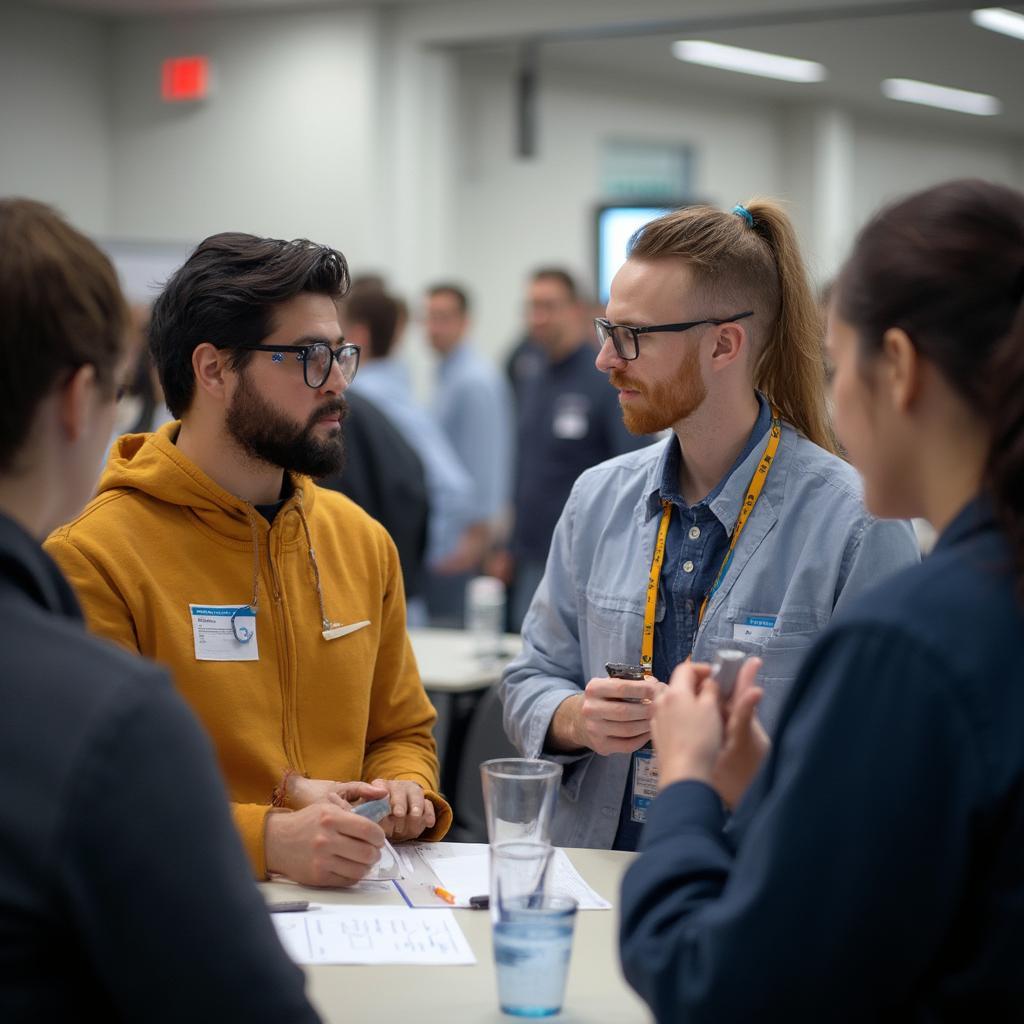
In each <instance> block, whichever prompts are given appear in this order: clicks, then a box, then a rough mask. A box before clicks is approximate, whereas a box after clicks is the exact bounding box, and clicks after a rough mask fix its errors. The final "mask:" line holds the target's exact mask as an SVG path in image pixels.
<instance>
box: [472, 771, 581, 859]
mask: <svg viewBox="0 0 1024 1024" xmlns="http://www.w3.org/2000/svg"><path fill="white" fill-rule="evenodd" d="M561 780H562V766H561V765H560V764H554V763H553V762H551V761H542V760H539V759H533V758H528V757H502V758H495V759H494V760H491V761H484V763H483V764H481V765H480V781H481V785H482V787H483V793H484V809H485V811H486V814H487V841H488V842H489V843H490V844H491V845H492V846H493V845H495V844H497V843H504V842H511V841H513V840H516V841H525V842H537V843H550V842H551V824H552V822H553V820H554V817H555V804H556V803H557V802H558V787H559V784H560V783H561Z"/></svg>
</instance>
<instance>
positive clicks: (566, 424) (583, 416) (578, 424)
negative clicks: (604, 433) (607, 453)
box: [551, 395, 590, 441]
mask: <svg viewBox="0 0 1024 1024" xmlns="http://www.w3.org/2000/svg"><path fill="white" fill-rule="evenodd" d="M589 411H590V403H589V402H588V401H587V399H586V397H584V396H583V395H562V396H561V397H560V398H559V399H558V402H557V404H556V405H555V412H554V419H553V421H552V424H551V432H552V433H553V434H554V436H555V437H557V438H558V439H559V440H560V441H579V440H581V439H582V438H584V437H586V436H587V431H588V430H589V429H590V415H589Z"/></svg>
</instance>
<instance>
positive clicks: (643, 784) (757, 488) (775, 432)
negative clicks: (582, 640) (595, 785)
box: [629, 407, 782, 822]
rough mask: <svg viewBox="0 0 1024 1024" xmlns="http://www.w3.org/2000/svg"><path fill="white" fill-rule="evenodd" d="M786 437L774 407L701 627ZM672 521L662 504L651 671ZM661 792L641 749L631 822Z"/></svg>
mask: <svg viewBox="0 0 1024 1024" xmlns="http://www.w3.org/2000/svg"><path fill="white" fill-rule="evenodd" d="M781 439H782V423H781V420H780V418H779V412H778V410H777V409H775V408H774V407H773V408H772V425H771V427H770V429H769V431H768V444H767V445H765V449H764V452H763V454H762V455H761V460H760V462H758V464H757V468H756V469H755V470H754V475H753V477H752V478H751V480H750V485H749V486H748V487H747V493H746V496H745V497H744V498H743V505H742V506H741V507H740V514H739V516H738V517H737V519H736V526H735V527H734V528H733V531H732V536H731V538H730V539H729V550H728V551H727V552H726V553H725V558H724V559H723V560H722V565H721V567H720V568H719V570H718V575H717V576H715V582H714V583H712V584H711V588H710V589H709V590H708V592H707V593H706V594H705V595H704V600H703V601H702V602H701V606H700V611H699V612H698V614H697V629H698V630H699V629H700V625H701V623H702V622H703V621H704V615H705V613H706V612H707V610H708V605H709V604H710V603H711V599H712V598H713V597H714V596H715V594H716V593H717V591H718V588H719V587H720V586H721V585H722V581H723V580H724V579H725V574H726V573H727V572H728V571H729V566H730V565H731V564H732V556H733V553H734V552H735V550H736V545H737V544H738V543H739V539H740V535H741V534H742V533H743V528H744V527H745V526H746V525H747V521H748V520H749V519H750V514H751V513H752V512H753V511H754V506H755V505H756V504H757V499H758V498H760V497H761V491H762V490H763V489H764V482H765V480H767V479H768V472H769V471H770V470H771V468H772V463H773V462H774V461H775V456H776V454H777V452H778V450H779V441H780V440H781ZM671 521H672V502H670V501H663V502H662V503H661V522H660V523H659V524H658V538H657V540H656V541H655V543H654V557H653V558H652V560H651V571H650V574H649V575H648V577H647V598H646V601H645V604H644V631H643V637H642V639H641V642H640V664H641V666H642V667H643V669H644V671H645V672H650V671H651V669H652V668H653V667H654V616H655V611H656V608H657V603H658V583H659V581H660V580H661V568H662V564H663V563H664V561H665V542H666V540H667V538H668V528H669V524H670V523H671ZM657 792H658V759H657V756H656V755H655V754H654V752H653V751H652V750H649V749H646V748H645V749H644V750H638V751H636V752H635V753H634V754H633V792H632V793H631V794H630V808H629V817H630V820H631V821H635V822H645V821H647V808H648V807H649V806H650V805H651V801H652V800H653V799H654V797H655V795H656V794H657Z"/></svg>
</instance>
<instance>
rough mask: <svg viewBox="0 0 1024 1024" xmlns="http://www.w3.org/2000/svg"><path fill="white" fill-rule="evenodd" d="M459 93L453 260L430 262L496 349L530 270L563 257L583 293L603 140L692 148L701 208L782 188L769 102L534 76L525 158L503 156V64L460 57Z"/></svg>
mask: <svg viewBox="0 0 1024 1024" xmlns="http://www.w3.org/2000/svg"><path fill="white" fill-rule="evenodd" d="M459 94H460V96H461V98H462V116H461V136H462V146H463V154H462V161H461V164H460V165H459V166H457V168H456V173H457V174H458V196H459V204H458V207H457V209H456V224H455V232H456V234H455V238H456V249H455V254H454V259H453V265H452V267H450V268H447V267H446V268H440V269H441V270H442V271H443V272H451V273H454V274H455V275H456V276H458V277H461V278H462V279H464V280H465V281H466V282H467V283H468V284H469V285H470V287H471V289H472V291H473V293H474V295H475V296H476V300H477V307H478V314H477V325H478V331H477V333H478V335H479V337H480V339H481V342H482V343H483V344H484V345H485V346H486V347H487V348H488V349H490V350H491V351H493V352H495V353H499V352H502V351H504V350H505V349H506V348H507V347H508V345H509V343H510V341H511V340H512V338H513V336H514V335H516V334H518V333H519V330H520V326H521V318H522V314H521V309H522V303H523V287H524V281H525V278H526V276H527V275H528V273H529V271H530V270H531V269H532V268H534V267H536V266H538V265H540V264H542V263H546V264H551V263H555V264H564V265H566V266H567V267H568V268H570V269H571V270H573V271H574V272H575V273H576V275H577V276H578V278H579V279H580V282H581V283H582V284H583V285H584V286H585V288H587V289H588V290H592V289H593V288H594V280H593V275H594V268H593V259H594V257H593V246H594V239H593V231H594V225H593V218H594V208H595V206H596V205H597V204H598V203H600V202H605V201H607V200H608V198H609V197H608V196H605V195H603V194H602V192H601V180H600V179H601V147H602V143H603V142H604V141H606V140H608V139H626V140H636V141H653V142H659V143H688V144H690V145H692V146H694V148H695V150H696V156H697V160H696V169H695V170H696V173H695V183H694V186H695V188H694V191H695V197H696V198H699V199H703V200H707V201H709V202H712V203H718V204H722V205H728V206H731V205H732V204H733V203H736V202H740V201H742V200H744V199H746V198H748V197H749V196H750V195H751V194H753V193H759V192H760V193H765V192H767V193H778V192H780V191H783V189H784V182H783V180H782V174H781V146H780V142H779V124H780V117H781V112H780V110H779V109H778V108H776V107H775V106H773V105H771V104H767V103H757V102H745V103H740V102H736V101H728V100H724V99H721V98H714V97H709V96H693V95H687V94H686V93H685V92H683V91H682V90H669V89H665V90H663V91H660V92H655V91H654V90H653V89H652V88H651V87H650V86H646V87H644V88H643V89H637V88H635V87H633V88H631V87H629V86H628V85H625V84H623V83H622V82H620V81H609V80H608V79H607V78H603V77H599V76H596V75H593V76H591V75H585V74H563V73H558V72H556V71H551V70H547V71H542V73H541V78H540V102H539V124H540V131H539V139H538V148H537V156H536V157H535V158H533V159H529V160H524V159H521V158H519V157H517V156H515V155H514V153H513V147H514V102H513V76H512V69H511V68H510V67H507V66H502V65H501V64H498V65H495V63H494V62H493V61H488V62H484V61H481V60H478V59H466V60H464V61H463V62H462V65H461V75H460V89H459ZM752 154H755V155H756V159H752V158H751V155H752Z"/></svg>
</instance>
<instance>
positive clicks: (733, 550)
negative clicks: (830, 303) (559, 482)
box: [502, 200, 918, 849]
mask: <svg viewBox="0 0 1024 1024" xmlns="http://www.w3.org/2000/svg"><path fill="white" fill-rule="evenodd" d="M607 314H608V315H607V319H604V318H601V319H598V320H597V321H595V324H596V327H597V333H598V338H599V340H600V342H601V350H600V352H599V354H598V357H597V366H598V368H599V369H601V370H602V371H604V372H605V373H607V374H608V377H609V383H610V384H611V385H612V386H613V387H614V388H615V389H616V390H617V391H618V393H619V402H620V405H621V408H622V414H623V419H624V421H625V423H626V426H627V427H628V428H629V429H630V430H631V431H633V432H635V433H652V432H655V431H660V430H666V429H671V431H672V436H671V437H670V438H669V439H668V440H667V441H666V442H665V443H663V444H660V445H654V446H651V447H649V448H647V449H644V450H641V451H639V452H635V453H630V454H628V455H624V456H620V457H619V458H616V459H611V460H610V461H608V462H605V463H602V464H601V465H600V466H597V467H595V468H593V469H591V470H589V471H587V472H586V473H584V474H583V475H582V476H581V477H580V478H579V480H578V481H577V483H576V485H575V487H574V488H573V491H572V494H571V495H570V497H569V500H568V502H567V503H566V506H565V510H564V511H563V514H562V517H561V519H560V520H559V524H558V527H557V528H556V531H555V535H554V538H553V540H552V545H551V551H550V554H549V557H548V563H547V569H546V573H545V577H544V580H543V582H542V584H541V586H540V588H539V589H538V592H537V595H536V597H535V599H534V601H533V604H532V606H531V608H530V612H529V614H528V615H527V617H526V620H525V622H524V624H523V637H524V650H523V653H522V655H521V656H520V657H519V658H518V659H517V660H516V661H515V662H513V664H512V665H510V666H509V668H508V670H507V671H506V673H505V677H504V679H503V680H502V696H503V700H504V704H505V724H506V729H507V730H508V732H509V735H510V736H511V737H512V738H513V740H514V741H515V742H516V744H517V745H518V746H519V747H520V749H521V750H522V751H523V753H524V754H525V755H527V756H531V757H538V756H539V757H549V758H552V759H557V760H558V761H560V762H561V763H562V764H563V765H564V774H563V785H562V792H561V798H560V806H559V810H558V815H557V818H556V825H555V839H556V841H557V842H558V843H561V844H564V845H567V846H587V847H602V848H607V847H614V848H616V849H635V848H636V846H637V843H638V841H639V837H640V833H641V830H642V828H643V824H644V822H645V820H646V812H647V807H648V805H649V804H650V802H651V799H652V797H653V795H654V793H655V791H656V788H657V779H658V768H657V759H656V757H655V756H654V754H653V753H652V751H651V750H650V739H651V731H650V728H651V727H650V718H651V707H652V701H653V700H654V698H655V697H656V696H657V695H658V693H659V691H660V690H661V688H662V682H664V681H667V680H668V677H669V675H670V674H671V672H672V669H673V668H674V667H675V666H676V665H677V664H679V663H680V662H683V661H685V660H687V659H688V658H691V657H692V659H693V660H694V661H695V662H708V661H712V660H713V659H714V658H715V656H716V653H717V652H718V651H719V650H722V649H724V648H732V649H739V650H741V651H742V652H744V653H745V654H747V655H750V656H752V659H753V660H752V661H751V662H750V663H749V664H750V666H751V667H750V669H748V670H747V672H746V673H745V674H744V680H743V686H742V687H741V688H740V691H739V692H738V693H737V696H736V698H735V699H734V701H733V705H732V708H731V712H732V713H731V718H730V729H731V737H732V743H730V744H727V746H726V748H725V750H724V755H723V757H722V758H720V760H719V763H718V767H717V772H718V776H719V780H720V782H721V785H722V791H723V793H724V795H725V799H726V801H727V802H732V797H733V796H738V794H734V793H733V792H732V790H731V788H730V779H731V778H732V776H733V775H734V774H735V775H736V776H737V777H745V772H744V771H743V770H742V766H743V765H745V764H746V763H748V762H749V761H750V760H751V759H754V758H756V757H758V756H759V753H760V751H761V750H763V748H764V747H765V746H766V745H767V736H766V732H765V730H767V731H768V732H770V731H771V730H772V728H773V726H774V723H775V722H776V720H777V719H778V717H779V713H780V710H781V707H782V704H783V701H784V700H785V697H786V695H787V693H788V692H789V690H790V688H791V685H792V683H793V680H794V679H795V677H796V675H797V672H798V670H799V668H800V665H801V663H802V661H803V659H804V657H805V655H806V653H807V651H808V649H809V647H810V646H811V644H812V643H813V641H814V640H815V638H816V636H817V635H818V633H819V632H820V631H821V630H822V629H823V628H824V627H825V626H826V625H827V624H828V622H829V620H830V619H831V617H832V615H833V613H834V612H835V611H836V610H837V608H839V607H841V606H842V605H843V604H845V603H847V602H848V601H849V600H850V599H851V597H852V595H854V594H856V593H859V592H861V591H862V590H863V589H864V588H865V587H866V586H869V585H872V584H874V583H875V582H877V581H878V580H880V579H882V578H884V577H885V576H887V575H888V574H890V573H892V572H893V571H895V570H897V569H899V568H902V567H904V566H906V565H908V564H911V563H912V562H914V561H916V560H917V558H918V553H917V546H916V542H915V540H914V537H913V533H912V531H911V530H910V528H909V526H908V525H907V524H905V523H899V522H880V521H875V520H873V519H872V518H871V517H870V516H869V515H868V514H867V512H866V511H865V509H864V505H863V501H862V496H861V488H860V483H859V481H858V478H857V475H856V473H855V472H854V470H853V469H852V468H850V467H849V466H848V465H847V464H846V463H844V462H843V461H842V460H841V459H840V458H839V457H838V456H837V455H836V454H835V442H834V439H833V436H832V431H831V427H830V425H829V421H828V416H827V412H826V409H825V395H824V389H825V381H824V364H823V356H822V326H821V321H820V316H819V313H818V310H817V307H816V305H815V302H814V297H813V294H812V291H811V288H810V285H809V282H808V280H807V274H806V271H805V269H804V266H803V261H802V259H801V257H800V252H799V249H798V246H797V243H796V239H795V235H794V232H793V229H792V226H791V224H790V222H789V220H788V218H787V217H786V215H785V213H784V212H783V211H782V209H781V208H780V207H779V206H778V205H777V204H776V203H773V202H771V201H767V200H762V201H756V202H750V203H748V204H747V205H746V206H737V207H735V208H734V209H733V211H732V212H730V213H725V212H723V211H720V210H716V209H713V208H711V207H707V206H699V207H688V208H685V209H681V210H677V211H675V212H673V213H670V214H668V215H666V216H664V217H661V218H659V219H658V220H655V221H652V222H651V223H650V224H648V225H646V226H645V227H644V228H642V229H641V230H640V231H639V232H637V234H636V235H635V236H634V238H633V239H632V241H631V246H630V252H629V258H628V259H627V261H626V263H625V264H624V265H623V267H622V268H621V270H620V271H619V272H618V274H617V275H616V277H615V279H614V281H613V282H612V286H611V297H610V301H609V303H608V310H607ZM611 663H627V664H632V665H634V666H637V667H639V668H640V669H642V670H643V678H637V679H624V678H614V679H613V678H609V676H610V675H611V674H612V670H610V669H606V665H607V664H611ZM754 667H759V669H760V674H759V677H758V687H759V689H757V690H755V689H754V688H753V687H752V685H751V677H752V675H753V668H754ZM636 674H637V675H640V674H641V673H636ZM755 710H756V711H757V716H758V718H759V719H760V723H759V722H758V721H757V719H755V717H754V712H755Z"/></svg>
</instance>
